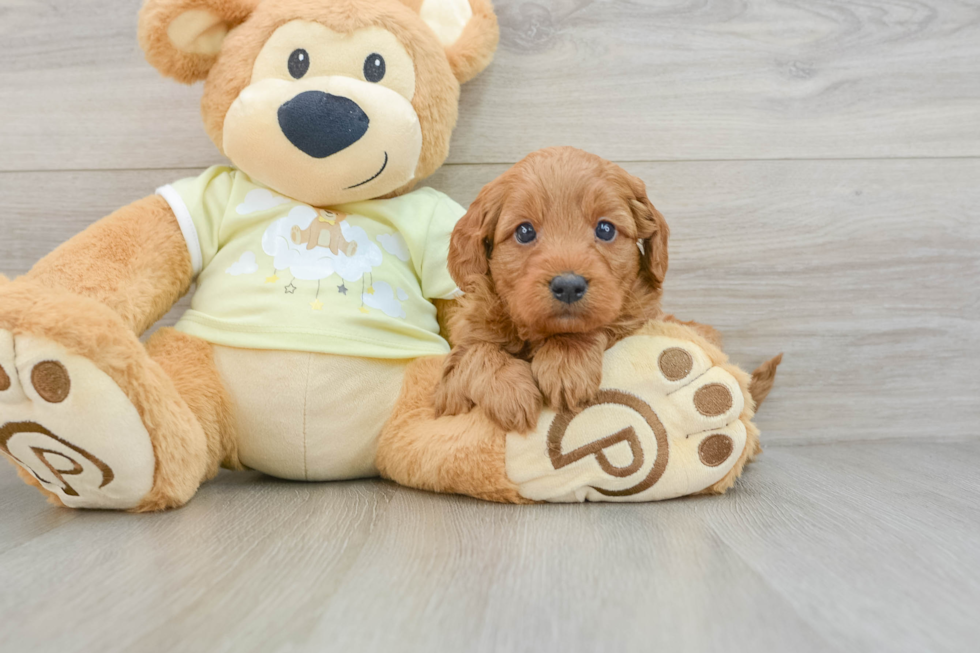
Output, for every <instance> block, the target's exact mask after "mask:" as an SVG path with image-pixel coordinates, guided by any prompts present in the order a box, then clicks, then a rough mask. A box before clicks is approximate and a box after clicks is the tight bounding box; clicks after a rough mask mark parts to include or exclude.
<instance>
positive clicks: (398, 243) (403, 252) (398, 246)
mask: <svg viewBox="0 0 980 653" xmlns="http://www.w3.org/2000/svg"><path fill="white" fill-rule="evenodd" d="M378 242H379V243H381V246H382V247H384V248H385V251H386V252H388V253H389V254H391V255H392V256H397V257H398V258H399V259H400V260H401V261H403V262H404V263H408V259H410V258H411V257H412V255H411V253H409V251H408V243H406V242H405V238H403V237H402V235H401V234H379V235H378Z"/></svg>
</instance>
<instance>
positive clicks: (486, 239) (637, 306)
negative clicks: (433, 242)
mask: <svg viewBox="0 0 980 653" xmlns="http://www.w3.org/2000/svg"><path fill="white" fill-rule="evenodd" d="M668 235H669V230H668V228H667V223H666V222H665V221H664V218H663V216H662V215H661V214H660V213H659V212H658V211H657V210H656V209H655V208H654V207H653V204H651V203H650V200H649V199H648V198H647V195H646V187H645V186H644V184H643V182H642V181H640V180H639V179H637V178H636V177H633V176H632V175H630V174H628V173H627V172H626V171H625V170H623V169H622V168H620V167H619V166H617V165H615V164H613V163H610V162H609V161H606V160H604V159H602V158H600V157H598V156H595V155H593V154H589V153H587V152H583V151H581V150H577V149H574V148H570V147H561V148H549V149H544V150H540V151H538V152H534V153H533V154H531V155H529V156H528V157H526V158H525V159H524V160H522V161H521V162H519V163H518V164H517V165H515V166H514V167H513V168H511V169H510V170H508V171H507V172H505V173H504V174H503V175H501V176H500V177H499V178H497V179H496V180H494V181H493V182H491V183H490V184H488V185H487V186H486V187H484V188H483V190H482V191H481V192H480V194H479V196H478V197H477V198H476V201H474V202H473V204H472V205H471V206H470V208H469V211H468V212H467V213H466V215H465V216H464V217H463V218H462V219H461V220H460V221H459V223H458V224H457V225H456V228H455V231H454V232H453V236H452V242H451V245H450V252H449V271H450V273H451V274H452V276H453V278H454V279H455V280H456V282H457V283H458V284H459V287H460V288H461V289H462V290H463V291H464V292H465V295H464V296H463V297H462V298H461V300H460V306H459V309H458V311H457V312H456V313H455V314H454V315H453V317H452V319H451V323H450V332H451V333H452V334H454V336H455V348H454V349H453V351H452V353H451V354H450V355H449V356H448V357H447V359H446V363H445V367H444V370H443V377H442V380H441V383H440V385H439V387H438V389H437V392H436V410H437V413H439V414H449V415H455V414H459V413H464V412H467V411H469V410H470V409H471V408H473V406H474V405H476V406H479V407H481V408H482V409H483V410H484V411H485V412H486V413H487V415H488V416H489V417H490V418H491V419H493V420H494V421H495V422H497V423H498V424H499V425H500V426H501V427H502V428H504V429H505V430H508V431H518V432H526V431H528V430H530V429H531V428H533V426H534V424H535V423H536V421H537V419H538V413H539V412H540V409H541V402H542V394H543V399H544V400H546V401H547V402H548V404H549V405H550V406H551V407H553V408H555V409H556V410H560V409H561V408H569V409H571V410H573V411H575V410H577V409H579V408H580V407H581V406H583V405H584V404H585V403H586V402H588V401H589V400H591V399H592V398H593V397H594V395H595V394H596V392H597V391H598V390H599V384H600V382H601V380H602V355H603V352H604V351H605V350H606V349H607V348H608V347H610V346H612V345H613V344H614V343H615V342H617V341H618V340H620V339H622V338H624V337H625V336H627V335H629V334H630V333H632V332H633V331H635V330H636V329H637V328H639V326H640V325H641V324H643V323H644V322H646V321H648V320H651V319H656V318H658V317H661V309H660V297H661V294H662V290H661V284H662V283H663V279H664V274H665V273H666V272H667V239H668Z"/></svg>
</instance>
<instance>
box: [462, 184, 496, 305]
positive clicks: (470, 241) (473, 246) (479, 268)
mask: <svg viewBox="0 0 980 653" xmlns="http://www.w3.org/2000/svg"><path fill="white" fill-rule="evenodd" d="M498 184H499V182H491V183H490V184H488V185H486V186H484V187H483V190H481V191H480V194H479V195H477V197H476V199H475V200H473V203H472V204H470V208H469V210H468V211H467V212H466V215H464V216H463V217H462V218H460V220H459V222H457V223H456V228H455V229H453V235H452V238H451V240H450V241H449V274H451V275H452V277H453V281H455V282H456V285H457V286H459V287H460V290H462V291H463V292H472V291H473V289H474V280H476V279H479V278H480V277H484V276H486V275H488V274H490V256H491V253H492V251H493V234H494V232H495V231H496V229H497V220H498V219H499V218H500V196H499V194H498V192H497V191H496V186H497V185H498Z"/></svg>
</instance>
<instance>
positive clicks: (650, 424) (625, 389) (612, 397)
mask: <svg viewBox="0 0 980 653" xmlns="http://www.w3.org/2000/svg"><path fill="white" fill-rule="evenodd" d="M744 403H745V401H744V397H743V395H742V391H741V389H740V386H739V384H738V381H737V380H736V379H735V377H733V376H732V374H731V373H729V372H728V371H726V370H725V369H722V368H721V367H718V366H715V365H714V364H713V363H712V362H711V360H710V358H709V356H708V355H707V353H706V352H705V351H704V350H703V349H701V348H700V347H699V346H698V345H696V344H695V343H693V342H691V341H688V340H683V339H679V338H674V337H667V336H662V335H636V336H632V337H630V338H626V339H625V340H623V341H621V342H620V343H618V344H617V345H616V346H615V347H613V348H612V349H610V350H609V351H608V352H606V356H605V360H604V364H603V383H602V388H601V390H600V392H599V394H598V395H597V396H596V397H595V399H594V400H593V401H592V402H591V403H590V404H589V405H588V406H587V407H586V408H585V409H584V410H582V411H581V412H579V413H578V414H572V413H569V412H563V413H557V414H556V413H555V412H554V411H551V410H545V411H544V412H543V413H542V416H541V419H540V421H539V424H538V428H537V429H536V430H535V431H534V432H532V433H530V434H528V435H526V436H523V435H517V434H510V435H508V437H507V474H508V476H509V477H510V479H511V480H512V481H514V482H515V483H516V484H517V485H518V487H519V489H520V493H521V495H522V496H524V497H525V498H528V499H532V500H536V501H555V502H570V501H653V500H658V499H669V498H674V497H679V496H684V495H688V494H692V493H695V492H699V491H701V490H703V489H705V488H707V487H710V486H711V485H713V484H714V483H716V482H718V481H719V480H721V479H722V478H724V476H725V475H726V474H727V473H728V472H729V471H730V470H731V469H732V468H733V467H734V466H735V464H736V463H737V462H738V460H739V458H740V456H741V454H742V452H743V450H744V448H745V442H746V428H745V424H744V423H743V422H742V421H741V419H740V416H741V414H742V411H743V408H744Z"/></svg>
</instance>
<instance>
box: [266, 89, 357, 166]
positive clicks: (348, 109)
mask: <svg viewBox="0 0 980 653" xmlns="http://www.w3.org/2000/svg"><path fill="white" fill-rule="evenodd" d="M370 123H371V120H370V119H369V118H368V117H367V114H366V113H364V111H362V110H361V107H359V106H357V102H354V101H353V100H351V99H350V98H345V97H340V96H337V95H330V94H329V93H324V92H322V91H306V92H304V93H300V94H299V95H297V96H296V97H294V98H293V99H292V100H290V101H289V102H286V103H285V104H284V105H282V106H281V107H279V128H280V129H282V133H283V134H284V135H285V136H286V138H288V139H289V142H290V143H292V144H293V145H295V146H296V147H298V148H299V149H300V150H301V151H303V152H304V153H305V154H308V155H310V156H312V157H313V158H314V159H325V158H327V157H328V156H330V155H331V154H336V153H337V152H340V151H341V150H343V149H345V148H348V147H350V146H351V145H353V144H354V143H356V142H357V141H359V140H360V139H361V137H362V136H364V134H365V133H366V132H367V130H368V125H369V124H370Z"/></svg>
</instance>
